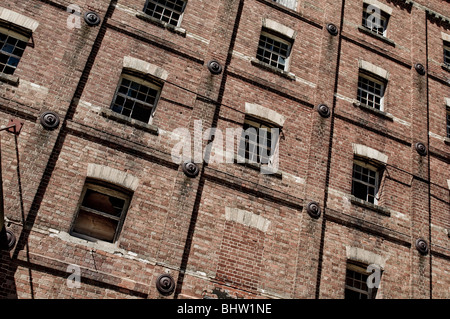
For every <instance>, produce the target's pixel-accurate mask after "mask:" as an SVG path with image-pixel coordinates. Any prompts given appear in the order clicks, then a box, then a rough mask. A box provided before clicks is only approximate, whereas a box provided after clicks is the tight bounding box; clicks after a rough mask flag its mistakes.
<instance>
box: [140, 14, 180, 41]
mask: <svg viewBox="0 0 450 319" xmlns="http://www.w3.org/2000/svg"><path fill="white" fill-rule="evenodd" d="M136 17H137V18H138V19H141V20H144V21H146V22H149V23H152V24H154V25H156V26H158V27H161V28H164V29H167V30H169V31H171V32H174V33H176V34H179V35H181V36H183V37H186V30H185V29H183V28H180V27H176V26H173V25H171V24H168V23H167V22H164V21H161V20H159V19H156V18H154V17H152V16H149V15H148V14H145V13H143V12H139V13H136Z"/></svg>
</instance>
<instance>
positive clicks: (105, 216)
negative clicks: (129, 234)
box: [71, 182, 130, 243]
mask: <svg viewBox="0 0 450 319" xmlns="http://www.w3.org/2000/svg"><path fill="white" fill-rule="evenodd" d="M129 203H130V194H129V193H127V192H125V191H123V190H121V189H119V188H117V187H115V186H113V185H110V184H104V185H103V184H99V183H95V182H87V183H86V185H85V187H84V189H83V193H82V196H81V203H80V205H79V208H78V212H77V214H76V216H75V219H74V222H73V224H72V229H71V234H72V235H74V236H77V237H81V238H84V239H87V240H93V241H95V240H97V239H99V240H103V241H107V242H111V243H113V242H115V241H116V240H117V238H118V235H119V232H120V228H121V227H122V224H123V221H124V219H125V215H126V212H127V210H128V205H129Z"/></svg>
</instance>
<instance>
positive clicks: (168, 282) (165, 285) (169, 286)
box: [156, 274, 175, 296]
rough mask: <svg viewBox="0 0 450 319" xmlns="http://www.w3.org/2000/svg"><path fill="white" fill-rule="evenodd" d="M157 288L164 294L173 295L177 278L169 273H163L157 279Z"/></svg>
mask: <svg viewBox="0 0 450 319" xmlns="http://www.w3.org/2000/svg"><path fill="white" fill-rule="evenodd" d="M156 289H158V291H159V293H160V294H161V295H164V296H169V295H171V294H172V293H173V292H174V290H175V280H174V279H173V278H172V276H171V275H169V274H163V275H160V276H159V277H158V279H156Z"/></svg>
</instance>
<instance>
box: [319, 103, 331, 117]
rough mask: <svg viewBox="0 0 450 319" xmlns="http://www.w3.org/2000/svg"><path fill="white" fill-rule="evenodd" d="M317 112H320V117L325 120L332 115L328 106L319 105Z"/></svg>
mask: <svg viewBox="0 0 450 319" xmlns="http://www.w3.org/2000/svg"><path fill="white" fill-rule="evenodd" d="M317 111H318V112H319V114H320V116H322V117H325V118H327V117H330V115H331V112H330V108H329V107H328V105H326V104H319V105H318V106H317Z"/></svg>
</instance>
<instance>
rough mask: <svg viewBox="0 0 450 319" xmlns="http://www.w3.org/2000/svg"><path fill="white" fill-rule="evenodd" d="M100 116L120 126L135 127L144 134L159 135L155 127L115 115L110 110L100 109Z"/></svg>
mask: <svg viewBox="0 0 450 319" xmlns="http://www.w3.org/2000/svg"><path fill="white" fill-rule="evenodd" d="M101 114H102V116H103V117H105V118H107V119H110V120H113V121H116V122H118V123H122V124H126V125H128V126H132V127H135V128H137V129H140V130H143V131H145V132H149V133H151V134H153V135H159V129H158V127H157V126H155V125H152V124H148V123H144V122H141V121H136V120H134V119H131V118H129V117H127V116H124V115H121V114H119V113H116V112H114V111H112V110H110V109H102V111H101Z"/></svg>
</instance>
